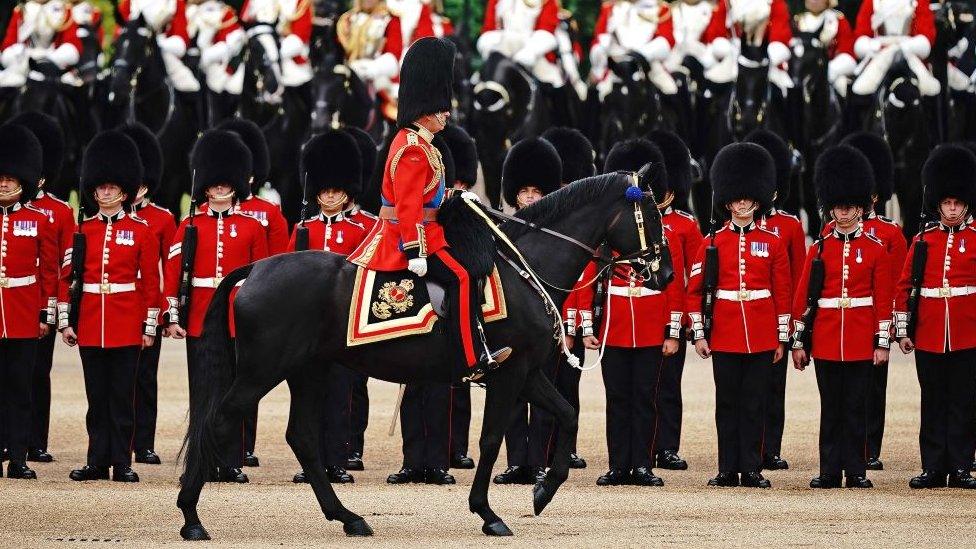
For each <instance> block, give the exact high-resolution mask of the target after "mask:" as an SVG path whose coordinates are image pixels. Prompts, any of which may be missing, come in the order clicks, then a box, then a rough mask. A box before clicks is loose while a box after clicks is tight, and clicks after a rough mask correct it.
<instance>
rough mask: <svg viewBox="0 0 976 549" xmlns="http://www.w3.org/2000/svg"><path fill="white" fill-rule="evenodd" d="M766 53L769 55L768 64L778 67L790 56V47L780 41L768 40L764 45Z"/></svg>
mask: <svg viewBox="0 0 976 549" xmlns="http://www.w3.org/2000/svg"><path fill="white" fill-rule="evenodd" d="M766 55H768V56H769V64H770V65H772V66H774V67H778V66H780V65H782V64H783V63H785V62H786V61H787V60H789V58H790V48H788V47H786V44H784V43H782V42H770V43H769V46H767V47H766Z"/></svg>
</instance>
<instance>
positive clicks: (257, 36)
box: [244, 23, 284, 105]
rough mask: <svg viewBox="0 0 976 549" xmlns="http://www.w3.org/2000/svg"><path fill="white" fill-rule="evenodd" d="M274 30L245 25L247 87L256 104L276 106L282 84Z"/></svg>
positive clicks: (262, 24) (271, 27) (267, 27)
mask: <svg viewBox="0 0 976 549" xmlns="http://www.w3.org/2000/svg"><path fill="white" fill-rule="evenodd" d="M276 36H277V31H276V30H275V28H274V27H273V26H272V25H269V24H267V23H254V24H250V25H247V52H246V54H245V58H244V67H245V68H244V70H245V80H246V82H247V84H246V87H247V88H248V90H249V91H253V94H254V97H253V98H252V99H254V100H255V101H256V102H258V103H267V104H275V105H277V104H279V103H280V102H281V95H282V93H283V92H284V87H283V86H282V84H281V68H280V66H279V61H280V59H279V57H280V56H279V54H278V41H277V38H276Z"/></svg>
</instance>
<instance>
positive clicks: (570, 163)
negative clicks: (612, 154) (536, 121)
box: [542, 126, 596, 183]
mask: <svg viewBox="0 0 976 549" xmlns="http://www.w3.org/2000/svg"><path fill="white" fill-rule="evenodd" d="M542 138H543V139H545V140H546V141H548V142H550V143H552V146H553V147H556V152H558V153H559V160H560V161H562V164H563V183H572V182H573V181H579V180H580V179H584V178H587V177H593V175H594V174H595V173H596V164H594V160H595V159H596V151H594V150H593V144H592V143H590V140H589V139H587V138H586V136H585V135H583V132H581V131H579V130H577V129H576V128H567V127H565V126H556V127H553V128H549V129H548V130H546V131H545V133H543V134H542Z"/></svg>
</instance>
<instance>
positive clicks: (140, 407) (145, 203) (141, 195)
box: [122, 122, 176, 465]
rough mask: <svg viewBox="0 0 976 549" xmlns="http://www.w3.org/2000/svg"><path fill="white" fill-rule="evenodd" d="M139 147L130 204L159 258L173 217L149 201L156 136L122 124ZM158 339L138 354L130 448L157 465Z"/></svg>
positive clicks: (157, 163) (158, 176) (155, 173)
mask: <svg viewBox="0 0 976 549" xmlns="http://www.w3.org/2000/svg"><path fill="white" fill-rule="evenodd" d="M122 132H123V133H125V134H126V135H127V136H129V138H130V139H132V141H133V142H134V143H135V144H136V147H137V148H138V149H139V159H140V160H141V161H142V174H143V175H142V182H141V183H140V184H139V190H138V192H137V193H136V198H135V200H134V201H133V203H132V210H131V211H132V215H133V216H135V217H138V218H139V219H142V220H143V221H145V222H146V223H147V224H148V225H149V229H150V231H151V232H152V235H153V238H154V243H155V246H156V249H157V250H158V253H159V257H160V261H161V262H162V260H163V259H164V258H165V257H166V254H167V253H169V248H170V246H171V245H172V244H173V235H174V234H175V233H176V219H175V218H174V217H173V214H172V212H170V211H169V210H167V209H166V208H163V207H160V206H157V205H156V204H153V202H152V196H153V195H154V194H155V193H156V191H157V190H158V189H159V185H160V181H162V175H163V151H162V149H161V148H160V146H159V141H157V140H156V135H155V134H154V133H153V132H152V131H151V130H150V129H149V128H147V127H145V126H143V125H142V124H139V123H138V122H134V123H130V124H128V125H125V126H123V127H122ZM161 345H162V338H161V337H157V338H156V339H155V341H154V342H153V344H152V346H150V347H146V348H145V349H143V350H142V352H141V353H139V369H138V370H137V372H136V395H135V435H134V436H133V438H132V449H133V450H134V451H135V460H136V463H146V464H149V465H159V463H160V459H159V455H157V454H156V451H155V447H156V408H157V407H156V402H157V396H158V394H157V393H158V389H157V383H156V375H157V373H158V371H159V351H160V347H161Z"/></svg>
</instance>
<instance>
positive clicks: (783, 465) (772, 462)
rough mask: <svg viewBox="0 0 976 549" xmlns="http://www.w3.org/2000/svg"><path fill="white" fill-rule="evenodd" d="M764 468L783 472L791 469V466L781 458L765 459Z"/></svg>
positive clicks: (767, 457)
mask: <svg viewBox="0 0 976 549" xmlns="http://www.w3.org/2000/svg"><path fill="white" fill-rule="evenodd" d="M762 468H763V469H765V470H767V471H782V470H786V469H789V468H790V464H789V463H788V462H787V461H786V460H785V459H783V458H781V457H779V456H765V457H763V462H762Z"/></svg>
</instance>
